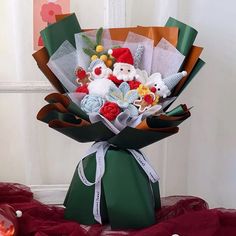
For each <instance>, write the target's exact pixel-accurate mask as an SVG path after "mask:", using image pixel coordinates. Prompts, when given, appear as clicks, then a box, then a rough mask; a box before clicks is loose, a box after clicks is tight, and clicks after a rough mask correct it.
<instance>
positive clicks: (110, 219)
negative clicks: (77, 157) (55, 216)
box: [64, 147, 161, 229]
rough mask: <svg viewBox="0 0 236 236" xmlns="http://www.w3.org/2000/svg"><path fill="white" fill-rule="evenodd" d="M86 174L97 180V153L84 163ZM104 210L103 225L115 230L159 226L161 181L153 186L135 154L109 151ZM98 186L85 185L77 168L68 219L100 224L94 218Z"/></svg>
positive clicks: (105, 177) (70, 189)
mask: <svg viewBox="0 0 236 236" xmlns="http://www.w3.org/2000/svg"><path fill="white" fill-rule="evenodd" d="M83 166H84V172H85V175H86V177H87V179H88V180H89V181H91V182H92V181H94V179H95V170H96V158H95V153H94V154H91V155H89V156H87V157H86V158H85V159H84V160H83ZM105 166H106V170H105V174H104V176H103V178H102V191H101V201H100V211H101V218H102V223H103V224H105V223H109V224H110V225H111V228H112V229H135V228H143V227H148V226H150V225H152V224H155V223H156V220H155V211H156V209H158V208H160V207H161V204H160V193H159V185H158V182H156V183H155V184H152V183H151V182H150V180H149V178H148V177H147V175H146V174H145V172H144V171H143V169H142V168H141V167H140V166H139V164H138V163H137V162H136V160H135V159H134V158H133V156H132V154H131V153H129V152H128V151H125V150H120V149H118V148H113V147H112V148H109V150H108V151H107V153H106V156H105ZM93 204H94V186H91V187H88V186H85V185H84V184H83V183H82V182H81V180H80V178H79V175H78V168H76V170H75V173H74V176H73V179H72V182H71V184H70V188H69V190H68V193H67V196H66V199H65V202H64V205H65V207H66V209H65V218H66V219H69V220H75V221H78V222H79V223H80V224H85V225H92V224H97V223H98V222H96V221H95V219H94V215H93Z"/></svg>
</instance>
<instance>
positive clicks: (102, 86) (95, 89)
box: [88, 79, 114, 98]
mask: <svg viewBox="0 0 236 236" xmlns="http://www.w3.org/2000/svg"><path fill="white" fill-rule="evenodd" d="M112 85H114V83H113V82H112V81H111V80H109V79H96V80H93V81H92V82H90V83H89V85H88V90H89V94H90V95H96V96H100V97H102V98H105V96H106V94H107V93H108V92H109V89H110V87H111V86H112Z"/></svg>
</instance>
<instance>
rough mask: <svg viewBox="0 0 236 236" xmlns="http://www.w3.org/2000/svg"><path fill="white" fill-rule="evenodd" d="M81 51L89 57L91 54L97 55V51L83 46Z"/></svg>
mask: <svg viewBox="0 0 236 236" xmlns="http://www.w3.org/2000/svg"><path fill="white" fill-rule="evenodd" d="M83 51H84V53H85V54H87V55H88V56H90V57H91V56H93V55H97V53H96V52H95V51H94V50H93V49H90V48H83Z"/></svg>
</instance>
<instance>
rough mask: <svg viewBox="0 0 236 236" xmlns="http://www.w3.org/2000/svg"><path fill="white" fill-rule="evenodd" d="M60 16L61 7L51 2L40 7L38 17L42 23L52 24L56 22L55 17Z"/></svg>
mask: <svg viewBox="0 0 236 236" xmlns="http://www.w3.org/2000/svg"><path fill="white" fill-rule="evenodd" d="M60 14H62V9H61V6H60V5H58V4H55V3H53V2H50V3H47V4H43V5H42V7H41V12H40V15H41V16H42V19H43V21H45V22H47V23H49V24H52V23H54V22H56V17H55V15H60Z"/></svg>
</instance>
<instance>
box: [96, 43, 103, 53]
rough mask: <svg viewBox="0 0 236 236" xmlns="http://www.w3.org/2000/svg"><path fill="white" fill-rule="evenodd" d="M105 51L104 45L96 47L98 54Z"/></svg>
mask: <svg viewBox="0 0 236 236" xmlns="http://www.w3.org/2000/svg"><path fill="white" fill-rule="evenodd" d="M103 50H104V47H103V46H102V45H98V46H97V47H96V52H102V51H103Z"/></svg>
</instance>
